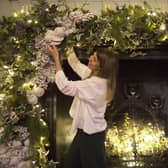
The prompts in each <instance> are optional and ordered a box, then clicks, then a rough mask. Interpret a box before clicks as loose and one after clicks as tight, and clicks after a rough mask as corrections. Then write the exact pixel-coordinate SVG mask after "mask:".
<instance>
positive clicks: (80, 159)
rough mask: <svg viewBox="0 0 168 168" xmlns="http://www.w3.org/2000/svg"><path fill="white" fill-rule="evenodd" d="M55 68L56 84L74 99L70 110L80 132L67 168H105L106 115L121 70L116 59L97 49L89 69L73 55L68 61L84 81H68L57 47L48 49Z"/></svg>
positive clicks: (71, 151) (72, 148) (75, 138)
mask: <svg viewBox="0 0 168 168" xmlns="http://www.w3.org/2000/svg"><path fill="white" fill-rule="evenodd" d="M48 50H49V52H50V54H51V55H52V57H53V59H54V61H55V65H56V75H55V82H56V84H57V86H58V88H59V90H60V91H61V92H62V93H64V94H65V95H70V96H74V97H75V98H74V101H73V103H72V106H71V109H70V116H71V117H72V118H73V122H72V127H71V131H72V132H74V131H75V130H77V133H76V136H75V137H74V139H73V142H72V144H71V146H70V149H69V153H68V156H67V159H66V161H65V168H105V167H106V161H105V145H104V141H105V129H106V127H107V123H106V120H105V118H104V114H105V111H106V106H107V104H108V103H109V102H110V101H111V100H112V99H113V96H114V92H115V87H116V74H117V69H118V61H117V57H116V55H115V54H114V53H112V52H110V51H108V50H107V49H99V48H98V49H97V50H96V52H94V53H93V54H92V55H91V56H90V57H89V62H88V66H85V65H83V64H81V63H80V62H79V60H78V59H77V57H76V56H75V55H72V54H70V56H69V57H68V62H69V63H70V65H71V67H72V68H73V70H74V71H75V72H77V73H78V75H79V76H80V77H81V78H82V79H83V80H79V81H69V80H68V79H67V78H66V76H65V74H64V72H63V70H62V67H61V64H60V58H59V52H58V49H57V48H56V47H55V46H48Z"/></svg>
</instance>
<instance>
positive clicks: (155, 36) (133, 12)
mask: <svg viewBox="0 0 168 168" xmlns="http://www.w3.org/2000/svg"><path fill="white" fill-rule="evenodd" d="M73 10H74V11H75V10H77V9H76V8H75V9H71V8H70V7H68V6H67V4H66V3H65V2H64V1H58V3H57V4H53V5H49V4H48V3H47V2H46V1H45V0H36V1H35V3H34V4H33V6H32V7H31V8H28V9H26V8H24V9H22V10H21V11H20V12H17V11H16V12H15V13H14V16H10V17H2V18H1V20H0V41H1V43H0V50H1V52H0V60H1V61H0V76H1V78H0V90H1V92H0V128H1V127H3V128H4V131H3V136H2V137H1V141H3V142H5V141H7V140H8V139H9V138H10V137H11V136H12V132H11V131H12V129H11V128H12V126H13V125H17V124H18V123H20V121H23V120H27V122H26V123H27V127H28V128H29V130H30V133H31V136H30V137H31V140H32V146H34V149H35V150H34V151H37V150H38V149H40V150H42V149H43V150H44V151H45V148H44V146H45V144H48V142H47V137H48V133H47V132H46V131H45V135H44V134H42V132H43V131H41V132H39V134H38V135H39V136H38V138H37V139H34V137H35V136H36V132H38V131H39V130H38V129H35V128H36V127H33V128H32V127H31V126H32V122H31V124H30V122H29V121H30V120H34V119H37V120H38V121H39V127H40V129H45V130H46V129H47V127H45V128H44V127H43V126H42V125H41V124H40V122H41V120H40V118H41V117H40V112H41V110H42V107H41V106H40V104H39V105H38V106H36V107H32V105H30V104H28V103H27V99H26V91H27V90H29V89H31V83H30V84H29V86H27V85H26V86H25V85H24V84H25V83H28V82H29V81H31V79H32V78H33V77H34V76H35V73H36V66H35V65H34V64H33V62H34V61H35V60H36V49H35V37H37V36H38V35H39V34H44V33H45V32H46V30H47V29H51V30H53V29H54V28H55V27H57V24H56V22H55V21H54V18H55V17H56V16H60V17H63V16H65V14H66V13H68V12H69V11H73ZM78 10H79V9H78ZM80 10H82V11H83V12H87V10H85V9H84V8H81V9H80ZM167 26H168V13H167V12H165V13H163V12H160V11H158V10H157V11H154V10H152V8H151V7H150V6H149V5H148V4H147V3H146V2H144V4H143V5H141V6H140V5H135V6H133V5H129V6H123V7H122V8H119V7H116V9H115V10H112V9H110V8H106V9H105V10H103V11H102V12H101V15H100V16H95V17H93V18H92V19H91V20H89V21H87V22H85V23H83V22H80V23H77V25H76V27H77V31H76V32H74V33H72V34H70V35H68V36H67V37H66V38H65V39H64V41H63V42H62V43H61V45H60V48H61V52H62V55H64V54H65V52H66V50H67V49H68V48H69V47H72V46H79V47H81V48H88V52H90V51H91V50H92V49H93V48H94V46H95V45H99V46H103V45H106V46H107V45H108V46H111V47H112V48H113V49H114V50H116V51H118V52H121V53H125V54H128V53H129V54H130V56H132V57H133V56H137V55H143V53H142V52H138V51H137V49H145V48H153V47H155V46H156V45H162V44H167V42H168V30H167ZM12 112H14V113H12ZM13 114H14V116H15V117H13V118H12V116H11V115H13ZM43 124H44V122H43ZM39 127H38V128H39ZM32 130H33V132H31V131H32ZM41 137H43V138H42V139H41ZM33 139H34V140H33ZM44 139H45V140H44ZM44 151H43V154H44V156H40V155H38V157H39V158H41V160H40V159H37V155H36V154H37V153H36V154H34V158H32V160H36V165H35V166H36V167H37V166H42V167H44V165H45V164H47V160H46V154H47V152H46V153H45V152H44ZM32 153H34V152H32ZM37 160H38V161H37Z"/></svg>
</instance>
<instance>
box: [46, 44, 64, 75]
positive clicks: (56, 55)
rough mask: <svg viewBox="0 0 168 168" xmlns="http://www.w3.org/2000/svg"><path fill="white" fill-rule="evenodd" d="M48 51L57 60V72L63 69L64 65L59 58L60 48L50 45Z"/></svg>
mask: <svg viewBox="0 0 168 168" xmlns="http://www.w3.org/2000/svg"><path fill="white" fill-rule="evenodd" d="M48 51H49V53H50V54H51V55H52V57H53V59H54V61H55V69H56V72H58V71H60V70H62V66H61V63H60V59H59V52H58V48H57V47H55V46H54V45H48Z"/></svg>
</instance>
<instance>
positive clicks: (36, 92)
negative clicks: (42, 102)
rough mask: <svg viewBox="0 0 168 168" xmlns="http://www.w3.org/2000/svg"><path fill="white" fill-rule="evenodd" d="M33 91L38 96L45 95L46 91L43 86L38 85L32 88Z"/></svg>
mask: <svg viewBox="0 0 168 168" xmlns="http://www.w3.org/2000/svg"><path fill="white" fill-rule="evenodd" d="M32 93H33V94H34V95H35V96H37V97H41V96H43V95H44V93H45V91H44V89H43V88H41V87H36V88H34V89H33V90H32Z"/></svg>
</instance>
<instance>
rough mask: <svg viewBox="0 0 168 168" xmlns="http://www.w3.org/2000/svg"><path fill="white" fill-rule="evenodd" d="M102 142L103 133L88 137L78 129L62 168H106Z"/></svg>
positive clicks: (103, 138)
mask: <svg viewBox="0 0 168 168" xmlns="http://www.w3.org/2000/svg"><path fill="white" fill-rule="evenodd" d="M104 141H105V131H102V132H99V133H95V134H91V135H89V134H86V133H84V132H83V131H82V130H81V129H78V131H77V134H76V136H75V137H74V139H73V141H72V144H71V146H70V148H69V152H68V154H67V158H66V159H65V166H64V168H106V160H105V158H106V157H105V145H104Z"/></svg>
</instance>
